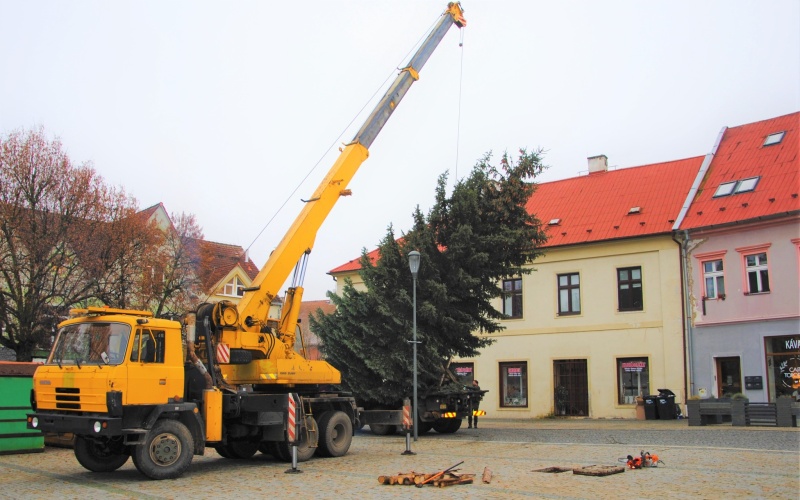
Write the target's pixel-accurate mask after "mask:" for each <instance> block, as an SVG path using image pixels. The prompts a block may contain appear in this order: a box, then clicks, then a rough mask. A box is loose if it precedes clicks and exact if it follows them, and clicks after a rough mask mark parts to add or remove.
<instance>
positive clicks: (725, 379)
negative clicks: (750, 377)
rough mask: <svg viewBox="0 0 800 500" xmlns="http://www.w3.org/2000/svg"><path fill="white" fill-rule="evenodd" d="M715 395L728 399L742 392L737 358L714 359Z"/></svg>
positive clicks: (739, 366)
mask: <svg viewBox="0 0 800 500" xmlns="http://www.w3.org/2000/svg"><path fill="white" fill-rule="evenodd" d="M716 361H717V394H718V395H719V397H721V398H724V397H729V396H732V395H734V394H736V393H738V392H742V365H741V361H740V360H739V357H738V356H737V357H730V358H716Z"/></svg>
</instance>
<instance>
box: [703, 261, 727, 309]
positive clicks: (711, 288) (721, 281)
mask: <svg viewBox="0 0 800 500" xmlns="http://www.w3.org/2000/svg"><path fill="white" fill-rule="evenodd" d="M703 283H704V286H705V289H704V290H703V296H704V297H705V298H707V299H724V298H725V274H724V273H723V266H722V259H717V260H709V261H706V262H703Z"/></svg>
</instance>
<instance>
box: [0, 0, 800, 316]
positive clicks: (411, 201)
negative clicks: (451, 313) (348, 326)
mask: <svg viewBox="0 0 800 500" xmlns="http://www.w3.org/2000/svg"><path fill="white" fill-rule="evenodd" d="M446 4H447V2H446V1H444V0H441V1H440V0H402V1H401V0H391V1H389V0H386V1H383V0H327V1H322V0H306V1H304V2H285V1H284V2H275V1H263V0H262V1H228V2H219V1H214V2H212V1H200V0H193V1H183V2H178V1H55V0H54V1H42V0H27V1H23V0H17V1H9V0H0V46H1V47H2V50H0V71H2V78H0V133H2V134H7V133H8V132H10V131H12V130H15V129H19V128H24V129H30V128H33V127H38V126H42V127H44V129H45V131H46V132H47V133H48V134H50V135H51V136H54V137H58V138H60V139H61V140H62V142H63V144H64V147H65V149H66V150H67V152H68V153H69V155H70V157H71V158H72V160H73V161H75V162H76V163H82V162H91V163H92V164H93V166H94V167H95V168H96V169H97V171H98V172H99V173H100V174H101V175H102V176H103V177H104V178H105V179H106V181H107V182H108V183H110V184H112V185H118V186H122V187H124V188H125V190H126V191H127V192H128V193H129V194H131V195H133V196H134V197H135V198H136V199H137V200H138V202H139V205H140V207H141V208H145V207H148V206H150V205H153V204H156V203H159V202H163V203H164V205H165V207H166V209H167V210H168V211H169V212H171V213H177V212H188V213H193V214H195V215H196V216H197V218H198V222H199V223H200V225H201V226H202V227H203V229H204V232H205V236H206V238H207V239H209V240H213V241H218V242H223V243H231V244H238V245H241V246H242V247H248V246H249V245H250V244H251V242H252V241H253V240H254V238H256V236H257V235H258V233H259V232H260V231H261V229H262V228H263V227H264V226H265V224H267V222H268V221H269V220H270V219H272V217H273V215H275V213H276V212H277V211H278V209H279V208H280V207H281V205H283V204H284V202H285V201H286V200H287V199H288V200H289V202H288V203H287V204H286V207H285V208H284V209H283V210H282V211H281V212H280V214H279V215H278V216H277V217H276V218H275V219H274V221H273V222H272V223H271V224H270V225H269V227H268V228H267V229H266V231H265V232H264V234H263V235H262V236H261V237H260V238H258V240H257V241H256V242H255V243H254V244H253V245H252V247H251V248H250V252H251V257H252V258H253V260H254V261H255V263H256V264H257V265H259V266H260V265H263V264H264V262H265V261H266V258H267V256H268V255H269V252H270V250H271V249H272V248H274V247H275V245H277V243H278V242H279V241H280V239H281V238H282V237H283V234H284V232H285V231H286V229H287V228H288V227H289V225H290V224H291V221H292V220H293V219H294V217H295V216H296V215H297V214H298V213H299V211H300V210H301V208H302V207H301V205H302V202H301V201H300V199H301V198H309V197H310V195H311V193H312V192H313V191H314V189H315V188H316V185H317V184H318V183H319V182H320V180H321V179H322V178H323V176H324V175H325V173H326V172H327V170H328V168H329V167H330V166H331V165H332V164H333V161H334V160H335V158H336V154H337V151H336V150H335V149H334V150H333V152H332V153H329V154H327V155H325V153H326V151H327V150H328V148H329V146H331V145H332V144H339V143H341V142H347V141H349V140H350V139H351V138H352V136H353V134H354V133H355V131H356V130H357V128H358V126H359V125H360V124H361V120H363V116H362V117H361V118H359V119H358V120H356V123H355V124H354V125H353V126H351V127H350V128H348V129H346V126H347V125H348V123H350V121H351V120H352V119H353V118H354V117H355V116H356V114H357V113H358V111H359V110H360V109H361V108H362V107H363V106H364V105H365V104H366V103H367V101H368V100H369V99H370V97H371V96H373V94H375V93H376V91H378V90H379V89H380V88H381V85H382V84H383V83H384V82H385V81H386V80H387V78H390V77H392V76H393V75H394V74H396V68H398V67H400V66H403V65H404V64H405V63H406V62H407V60H408V56H409V55H410V53H411V51H412V50H413V49H414V48H415V44H417V43H418V42H419V41H420V40H421V39H422V38H423V37H424V35H425V34H426V32H427V30H428V29H429V28H430V27H431V26H432V25H433V23H434V22H435V21H436V20H437V18H438V16H439V14H440V13H441V12H442V11H443V10H444V8H445V6H446ZM462 5H463V7H464V11H465V17H466V18H467V20H468V26H467V28H466V29H465V30H463V33H460V32H459V30H457V29H456V28H455V27H454V28H452V29H451V31H450V32H449V33H448V35H447V36H446V37H445V39H444V40H443V42H442V44H441V45H440V46H439V48H438V49H437V50H436V51H435V52H434V54H433V56H432V57H431V59H430V60H429V61H428V64H427V65H426V66H425V68H424V69H423V70H422V71H421V79H420V81H418V82H417V83H416V84H414V86H412V88H411V90H410V91H409V92H408V94H407V95H406V97H405V99H404V100H403V102H402V103H401V104H400V106H399V107H398V111H397V112H396V113H395V114H394V115H393V117H392V118H391V119H390V120H389V123H388V124H387V126H386V127H385V128H384V130H383V132H382V133H381V134H380V135H379V136H378V138H377V140H376V141H375V143H374V144H373V145H372V148H371V150H370V158H369V159H368V160H367V162H366V163H365V164H364V165H363V166H362V168H361V170H360V171H359V172H358V173H357V174H356V176H355V179H354V181H353V182H352V183H351V186H350V187H351V189H352V190H353V194H354V195H353V196H352V197H350V198H344V199H342V200H341V201H340V202H339V203H338V204H337V206H336V207H335V208H334V210H333V213H332V214H331V216H330V217H329V219H328V220H327V222H326V223H325V225H324V226H323V227H322V229H321V230H320V232H319V236H318V238H317V242H316V246H315V248H314V251H313V252H312V255H311V263H310V265H309V269H308V272H307V276H306V283H305V286H306V293H305V298H306V299H307V300H315V299H323V298H325V292H326V291H327V290H330V289H333V288H334V283H333V281H332V279H331V277H330V276H328V275H327V274H326V273H327V272H328V271H329V270H331V269H333V268H334V267H336V266H339V265H340V264H343V263H345V262H347V261H348V260H350V259H352V258H355V257H357V256H358V255H359V254H360V251H361V249H362V248H363V247H367V248H369V249H372V248H374V247H375V246H376V245H377V243H378V242H379V240H380V238H381V237H382V236H384V234H385V231H386V228H387V226H388V225H389V224H390V223H392V224H394V225H395V228H396V229H397V230H398V234H399V231H400V230H404V229H408V228H409V227H410V224H411V213H412V211H413V209H414V207H415V206H417V205H419V206H420V207H421V208H422V209H423V211H424V212H427V209H428V208H429V207H430V205H431V203H432V201H433V190H434V187H435V183H436V178H437V177H438V176H439V174H441V173H442V172H444V171H449V172H450V175H451V180H452V179H453V178H454V177H455V176H456V175H457V176H458V177H463V176H466V175H467V174H468V173H469V171H470V169H471V167H472V166H473V165H474V164H475V162H476V160H478V159H479V158H480V157H481V156H482V155H483V154H484V153H486V152H489V151H493V152H494V154H495V157H497V156H499V155H500V154H502V152H503V151H506V150H507V151H509V152H512V153H515V152H516V151H517V150H518V149H519V148H520V147H525V148H528V149H533V148H539V147H541V148H544V149H545V150H547V155H546V157H545V161H546V163H547V164H549V165H550V166H551V168H550V169H549V170H548V171H547V172H546V173H545V174H544V175H543V176H542V177H541V179H540V180H541V181H551V180H556V179H563V178H566V177H572V176H575V175H580V174H582V173H585V171H586V169H587V167H586V158H587V157H588V156H594V155H598V154H605V155H607V156H608V158H609V165H611V166H612V167H617V168H625V167H632V166H638V165H646V164H650V163H658V162H662V161H669V160H674V159H679V158H686V157H692V156H699V155H704V154H706V153H707V152H708V151H709V150H710V148H711V147H712V145H713V143H714V141H715V139H716V137H717V134H718V132H719V130H720V129H721V128H722V127H723V126H736V125H741V124H744V123H749V122H753V121H758V120H762V119H766V118H770V117H774V116H779V115H783V114H787V113H791V112H794V111H798V110H800V1H798V0H760V1H756V0H753V1H743V0H719V1H695V0H676V1H671V2H652V1H650V2H645V1H633V0H630V1H628V0H625V1H623V0H616V1H612V0H604V1H556V0H553V1H549V2H540V1H535V0H518V1H517V0H497V1H489V0H464V2H463V3H462ZM462 34H463V47H460V46H459V42H460V41H461V38H462ZM382 90H383V89H381V91H380V92H379V94H382ZM370 108H371V105H370ZM340 134H341V136H340ZM323 155H325V156H324V157H323ZM320 158H322V161H321V162H320V164H319V166H318V167H317V168H316V169H315V170H313V171H312V168H313V167H314V165H315V164H317V161H318V160H319V159H320ZM309 172H311V174H310V175H309V178H308V180H307V181H306V182H305V183H304V184H302V186H300V189H299V190H298V191H297V192H296V193H295V194H293V195H292V194H291V193H292V191H294V190H295V189H296V188H297V187H298V185H299V184H300V183H301V181H302V180H303V178H305V177H306V176H307V175H308V174H309ZM598 201H600V202H601V201H602V200H598ZM420 272H424V270H420Z"/></svg>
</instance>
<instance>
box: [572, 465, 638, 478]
mask: <svg viewBox="0 0 800 500" xmlns="http://www.w3.org/2000/svg"><path fill="white" fill-rule="evenodd" d="M620 472H625V467H621V466H616V465H589V466H587V467H578V468H576V469H572V473H573V474H579V475H581V476H610V475H611V474H619V473H620Z"/></svg>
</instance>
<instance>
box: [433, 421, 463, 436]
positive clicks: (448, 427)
mask: <svg viewBox="0 0 800 500" xmlns="http://www.w3.org/2000/svg"><path fill="white" fill-rule="evenodd" d="M460 428H461V419H460V418H441V419H439V420H437V421H436V422H434V423H433V430H435V431H436V432H438V433H439V434H452V433H454V432H456V431H457V430H458V429H460Z"/></svg>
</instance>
